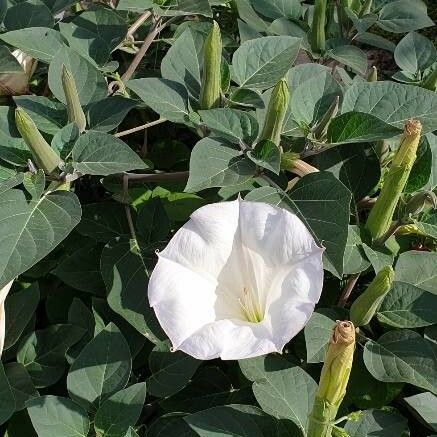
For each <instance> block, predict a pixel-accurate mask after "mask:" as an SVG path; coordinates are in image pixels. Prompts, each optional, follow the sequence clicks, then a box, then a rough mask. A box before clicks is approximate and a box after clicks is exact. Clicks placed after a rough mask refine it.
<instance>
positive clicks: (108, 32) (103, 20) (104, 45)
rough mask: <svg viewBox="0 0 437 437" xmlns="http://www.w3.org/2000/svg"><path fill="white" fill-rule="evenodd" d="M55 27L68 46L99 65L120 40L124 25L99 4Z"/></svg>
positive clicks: (125, 26) (117, 16) (123, 34)
mask: <svg viewBox="0 0 437 437" xmlns="http://www.w3.org/2000/svg"><path fill="white" fill-rule="evenodd" d="M59 30H60V32H61V35H62V36H63V37H64V38H65V39H66V40H67V42H68V44H69V46H70V47H71V48H72V49H75V50H76V51H77V52H78V53H80V54H81V55H83V56H85V57H89V58H91V59H93V60H94V61H95V62H96V63H97V64H98V65H103V64H105V63H106V62H107V61H108V59H109V57H110V55H111V52H112V51H113V50H114V49H115V48H116V47H117V46H118V45H119V44H120V43H121V42H122V41H123V39H124V37H125V35H126V32H127V25H126V22H125V20H124V19H123V18H122V17H121V16H119V15H118V14H117V13H116V12H114V11H112V10H111V9H107V8H103V7H99V8H94V9H92V10H85V11H84V12H82V13H81V14H80V15H78V16H76V17H75V18H74V19H73V20H71V21H69V22H66V23H60V24H59Z"/></svg>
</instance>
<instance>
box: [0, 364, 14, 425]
mask: <svg viewBox="0 0 437 437" xmlns="http://www.w3.org/2000/svg"><path fill="white" fill-rule="evenodd" d="M14 411H15V399H14V394H13V391H12V387H11V386H10V384H9V381H8V378H7V377H6V373H5V369H4V367H3V363H2V362H0V424H3V423H5V422H6V421H7V420H8V419H9V418H10V417H11V416H12V414H13V413H14Z"/></svg>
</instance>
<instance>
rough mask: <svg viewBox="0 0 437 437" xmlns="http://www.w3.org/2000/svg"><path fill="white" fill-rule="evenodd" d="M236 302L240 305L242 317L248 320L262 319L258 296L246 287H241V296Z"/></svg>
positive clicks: (253, 321) (259, 320)
mask: <svg viewBox="0 0 437 437" xmlns="http://www.w3.org/2000/svg"><path fill="white" fill-rule="evenodd" d="M238 303H239V304H240V306H241V309H242V311H243V315H244V318H245V319H246V320H247V321H248V322H252V323H259V322H261V321H262V320H263V319H264V311H262V309H261V304H260V302H259V299H258V296H256V295H255V293H252V292H251V290H250V289H248V288H247V287H243V293H242V297H240V298H239V299H238Z"/></svg>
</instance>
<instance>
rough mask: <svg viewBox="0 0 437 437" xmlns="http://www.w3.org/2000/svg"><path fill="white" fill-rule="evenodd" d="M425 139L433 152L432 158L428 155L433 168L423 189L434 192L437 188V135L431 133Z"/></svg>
mask: <svg viewBox="0 0 437 437" xmlns="http://www.w3.org/2000/svg"><path fill="white" fill-rule="evenodd" d="M425 139H426V142H427V143H428V146H429V149H430V152H431V153H430V155H431V156H429V154H428V156H429V158H430V159H429V158H428V159H429V161H430V163H429V164H430V167H431V168H430V175H429V179H428V182H427V183H426V185H424V186H423V187H422V189H424V190H433V189H434V188H435V187H437V135H434V134H431V133H429V134H427V135H425Z"/></svg>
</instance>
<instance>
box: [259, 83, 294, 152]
mask: <svg viewBox="0 0 437 437" xmlns="http://www.w3.org/2000/svg"><path fill="white" fill-rule="evenodd" d="M289 101H290V93H289V91H288V85H287V81H286V80H285V79H281V80H280V81H279V82H278V83H277V84H276V85H275V87H274V88H273V91H272V95H271V96H270V101H269V106H268V108H267V113H266V118H265V120H264V126H263V130H262V132H261V136H260V140H269V141H272V142H273V143H275V144H276V145H277V146H278V147H279V144H280V142H281V133H282V126H283V124H284V118H285V113H286V112H287V108H288V103H289Z"/></svg>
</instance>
